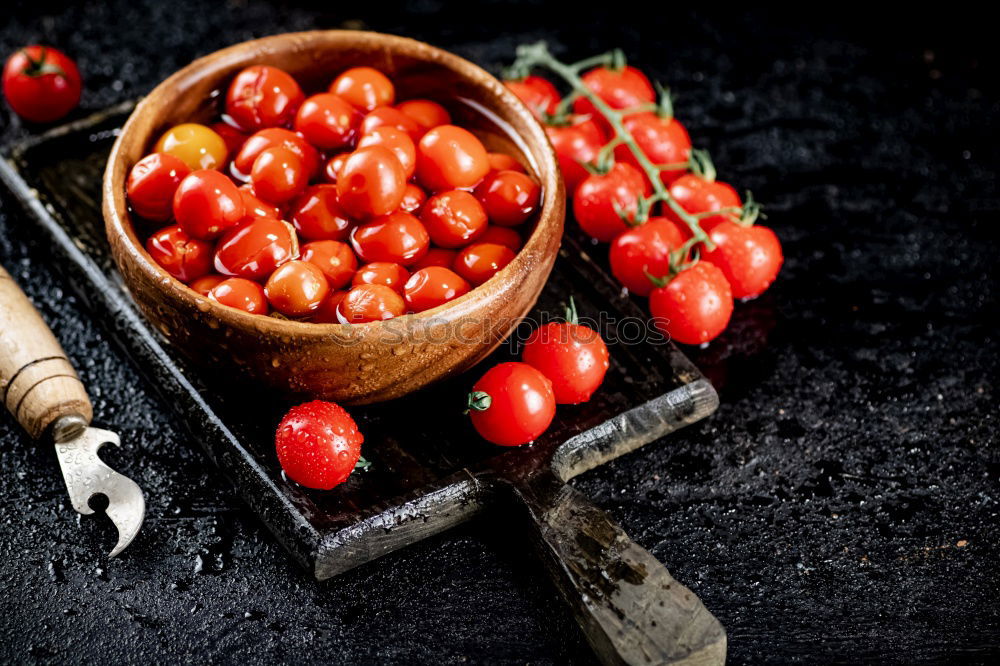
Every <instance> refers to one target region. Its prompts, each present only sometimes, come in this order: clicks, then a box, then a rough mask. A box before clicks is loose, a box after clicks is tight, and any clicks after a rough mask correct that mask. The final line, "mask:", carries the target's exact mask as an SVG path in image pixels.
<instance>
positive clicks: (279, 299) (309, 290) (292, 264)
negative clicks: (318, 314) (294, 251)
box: [264, 241, 332, 317]
mask: <svg viewBox="0 0 1000 666" xmlns="http://www.w3.org/2000/svg"><path fill="white" fill-rule="evenodd" d="M331 242H332V241H331ZM328 293H330V285H329V284H327V281H326V277H325V276H324V275H323V271H321V270H320V269H319V267H318V266H316V265H314V264H311V263H309V262H308V261H301V260H299V259H295V260H293V261H289V262H288V263H287V264H282V265H281V266H279V267H278V268H277V269H276V270H275V271H274V272H273V273H271V277H269V278H267V284H266V285H265V286H264V294H265V295H266V296H267V300H268V302H269V303H270V304H271V307H273V308H274V309H275V310H277V311H278V312H281V313H283V314H286V315H289V316H291V317H302V316H304V315H307V314H310V313H311V312H314V311H315V310H316V309H317V308H319V306H320V304H321V303H322V302H323V300H324V299H325V298H326V295H327V294H328Z"/></svg>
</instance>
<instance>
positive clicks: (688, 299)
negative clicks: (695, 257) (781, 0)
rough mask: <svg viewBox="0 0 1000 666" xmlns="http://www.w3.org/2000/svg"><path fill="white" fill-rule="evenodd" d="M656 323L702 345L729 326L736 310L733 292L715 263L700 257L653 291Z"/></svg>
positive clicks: (672, 334)
mask: <svg viewBox="0 0 1000 666" xmlns="http://www.w3.org/2000/svg"><path fill="white" fill-rule="evenodd" d="M649 312H650V314H652V316H653V323H654V324H655V325H656V327H657V328H659V329H660V330H661V331H663V332H664V333H666V334H667V335H669V336H670V337H671V339H673V340H675V341H677V342H680V343H683V344H686V345H699V344H702V343H704V342H708V341H709V340H712V339H713V338H715V337H716V336H717V335H719V333H722V331H723V330H725V328H726V325H727V324H728V323H729V317H730V316H731V315H732V314H733V293H732V291H731V290H730V288H729V282H727V281H726V276H725V275H723V274H722V271H720V270H719V269H718V268H717V267H716V266H715V265H713V264H710V263H708V262H707V261H699V262H698V263H696V264H695V265H694V266H692V267H691V268H688V269H685V270H683V271H681V272H680V273H678V274H677V275H676V276H674V278H673V279H672V280H671V281H670V282H668V283H667V285H666V286H665V287H657V288H655V289H653V291H652V292H651V293H650V294H649Z"/></svg>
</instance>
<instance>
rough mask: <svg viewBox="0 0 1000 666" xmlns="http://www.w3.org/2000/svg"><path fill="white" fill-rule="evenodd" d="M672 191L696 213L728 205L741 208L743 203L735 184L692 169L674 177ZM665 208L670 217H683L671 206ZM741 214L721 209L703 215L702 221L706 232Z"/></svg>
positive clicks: (676, 197)
mask: <svg viewBox="0 0 1000 666" xmlns="http://www.w3.org/2000/svg"><path fill="white" fill-rule="evenodd" d="M670 194H671V196H673V198H674V200H676V201H677V203H679V204H680V205H681V208H683V209H684V210H686V211H687V212H689V213H692V214H695V215H697V214H700V213H711V212H713V211H718V210H723V209H725V208H739V207H741V206H742V205H743V202H742V201H741V200H740V195H739V194H737V193H736V190H734V189H733V188H732V186H730V185H728V184H726V183H720V182H719V181H715V180H705V179H704V178H702V177H701V176H696V175H695V174H693V173H689V174H685V175H683V176H681V177H680V178H678V179H677V180H675V181H674V182H673V184H672V185H671V186H670ZM664 212H665V213H666V215H667V217H670V218H672V219H676V220H677V221H678V222H679V221H680V220H679V218H678V217H677V215H676V214H674V212H673V211H672V210H670V208H669V207H664ZM738 218H739V213H720V214H719V215H709V216H707V217H703V218H701V219H700V220H699V222H700V224H701V228H702V229H703V230H704V231H705V232H706V233H707V232H709V231H711V230H712V229H713V228H714V227H715V225H717V224H720V223H722V222H725V221H726V220H730V221H731V220H734V219H738Z"/></svg>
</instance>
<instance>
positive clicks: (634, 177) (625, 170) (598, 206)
mask: <svg viewBox="0 0 1000 666" xmlns="http://www.w3.org/2000/svg"><path fill="white" fill-rule="evenodd" d="M649 191H650V190H649V183H647V182H646V179H645V177H644V176H643V175H642V173H641V172H639V171H638V170H637V169H636V168H635V167H633V166H631V165H630V164H624V163H622V162H615V164H614V165H612V167H611V169H610V170H609V171H608V172H607V173H605V174H591V175H590V176H587V178H586V180H584V181H583V182H582V183H580V186H579V187H578V188H577V189H576V194H574V195H573V215H574V216H575V217H576V221H577V223H579V225H580V228H581V229H583V230H584V231H585V232H586V233H587V234H589V235H590V236H591V237H593V238H596V239H597V240H599V241H601V242H604V243H607V242H609V241H611V240H612V239H614V237H615V236H617V235H618V234H620V233H621V232H623V231H625V230H626V229H627V228H628V225H627V224H626V222H625V220H624V219H622V214H624V215H626V216H628V218H629V219H632V220H634V219H635V215H636V213H637V212H638V208H639V199H640V198H642V197H644V196H648V195H649ZM619 211H620V212H619Z"/></svg>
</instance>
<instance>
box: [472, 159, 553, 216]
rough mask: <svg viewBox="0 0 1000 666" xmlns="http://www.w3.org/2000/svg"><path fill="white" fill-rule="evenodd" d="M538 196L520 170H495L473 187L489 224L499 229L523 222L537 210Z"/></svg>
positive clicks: (535, 186) (537, 189) (536, 190)
mask: <svg viewBox="0 0 1000 666" xmlns="http://www.w3.org/2000/svg"><path fill="white" fill-rule="evenodd" d="M541 196H542V189H541V188H540V187H538V183H536V182H535V181H534V180H532V179H531V177H530V176H528V175H527V174H524V173H521V172H519V171H496V172H494V173H491V174H490V175H488V176H487V177H486V179H485V180H483V182H481V183H480V184H479V186H478V187H476V198H477V199H479V202H480V203H482V204H483V208H484V209H485V210H486V215H487V216H488V217H489V218H490V222H492V223H493V224H498V225H500V226H501V227H515V226H517V225H519V224H522V223H524V221H525V220H527V219H528V218H529V217H531V216H532V215H533V214H534V213H535V211H537V210H538V204H539V203H540V200H541Z"/></svg>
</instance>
